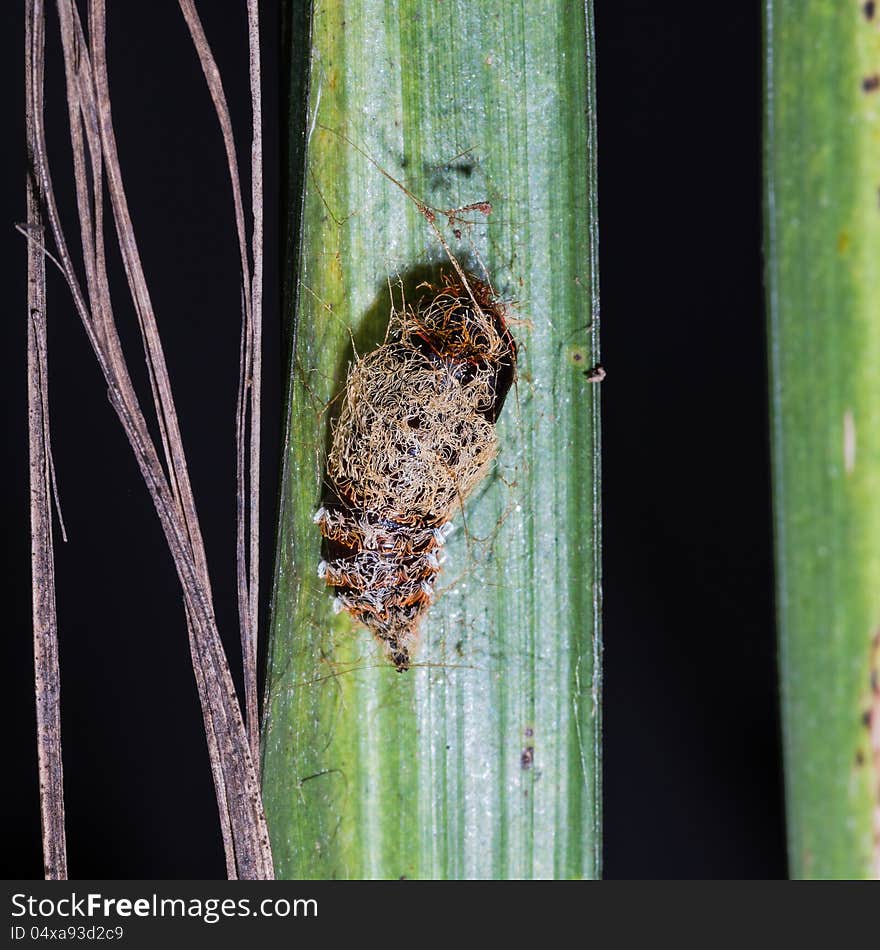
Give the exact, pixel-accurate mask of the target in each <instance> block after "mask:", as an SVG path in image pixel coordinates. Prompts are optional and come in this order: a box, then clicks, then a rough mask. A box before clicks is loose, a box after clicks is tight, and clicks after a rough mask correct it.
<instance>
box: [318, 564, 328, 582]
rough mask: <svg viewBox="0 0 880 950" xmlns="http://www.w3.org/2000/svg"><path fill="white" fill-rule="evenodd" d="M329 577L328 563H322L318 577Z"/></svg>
mask: <svg viewBox="0 0 880 950" xmlns="http://www.w3.org/2000/svg"><path fill="white" fill-rule="evenodd" d="M326 576H327V562H326V561H321V563H320V564H319V565H318V577H320V578H322V579H323V578H325V577H326Z"/></svg>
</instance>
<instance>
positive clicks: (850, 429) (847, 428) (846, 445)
mask: <svg viewBox="0 0 880 950" xmlns="http://www.w3.org/2000/svg"><path fill="white" fill-rule="evenodd" d="M843 467H844V468H845V469H846V473H847V475H851V474H852V473H853V472H854V471H855V467H856V420H855V417H854V416H853V412H852V409H847V410H846V412H845V413H844V414H843Z"/></svg>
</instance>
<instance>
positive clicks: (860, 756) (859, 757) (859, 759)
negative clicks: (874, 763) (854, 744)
mask: <svg viewBox="0 0 880 950" xmlns="http://www.w3.org/2000/svg"><path fill="white" fill-rule="evenodd" d="M864 764H865V753H864V752H862V750H861V749H856V765H857V766H862V765H864Z"/></svg>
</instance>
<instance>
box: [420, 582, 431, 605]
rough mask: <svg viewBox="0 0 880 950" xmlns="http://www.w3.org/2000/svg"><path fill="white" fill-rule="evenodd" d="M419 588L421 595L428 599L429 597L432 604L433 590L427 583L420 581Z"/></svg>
mask: <svg viewBox="0 0 880 950" xmlns="http://www.w3.org/2000/svg"><path fill="white" fill-rule="evenodd" d="M419 587H421V588H422V593H423V594H426V595H427V596H428V597H430V598H431V601H432V602H433V600H434V588H433V587H432V586H431V585H430V584H429V583H428V582H427V581H422V582H421V584H419Z"/></svg>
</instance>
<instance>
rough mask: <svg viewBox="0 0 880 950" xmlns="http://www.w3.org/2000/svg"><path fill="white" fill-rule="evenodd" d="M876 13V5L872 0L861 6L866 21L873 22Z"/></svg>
mask: <svg viewBox="0 0 880 950" xmlns="http://www.w3.org/2000/svg"><path fill="white" fill-rule="evenodd" d="M876 12H877V4H876V3H874V0H867V2H866V3H864V4H862V13H863V14H864V15H865V19H866V20H873V19H874V14H875V13H876Z"/></svg>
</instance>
